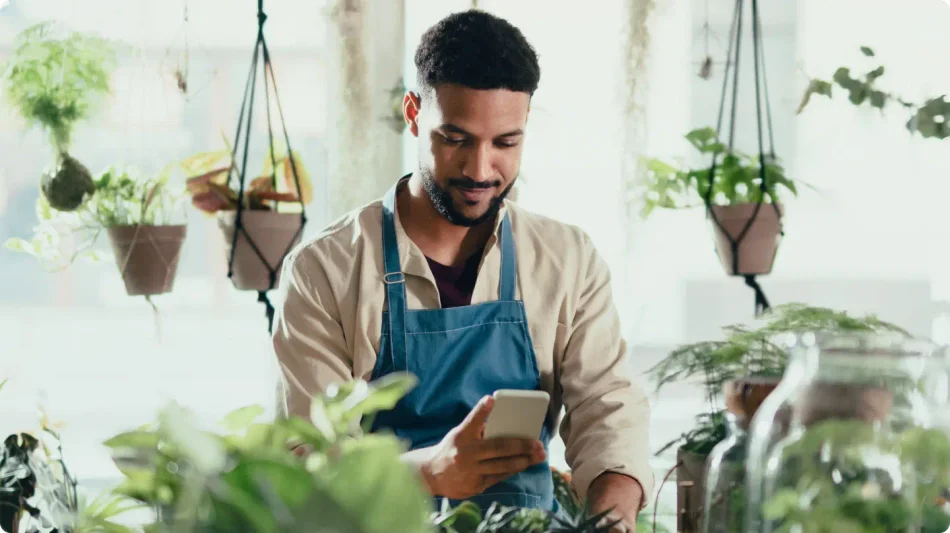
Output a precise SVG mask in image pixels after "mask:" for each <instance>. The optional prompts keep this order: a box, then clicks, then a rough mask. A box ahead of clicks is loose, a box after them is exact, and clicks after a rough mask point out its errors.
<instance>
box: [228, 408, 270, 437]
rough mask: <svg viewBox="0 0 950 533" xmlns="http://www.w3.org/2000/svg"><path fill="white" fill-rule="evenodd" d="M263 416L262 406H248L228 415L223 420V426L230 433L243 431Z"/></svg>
mask: <svg viewBox="0 0 950 533" xmlns="http://www.w3.org/2000/svg"><path fill="white" fill-rule="evenodd" d="M263 414H264V408H263V407H262V406H260V405H248V406H245V407H241V408H239V409H235V410H234V411H231V412H230V413H228V414H227V415H226V416H225V417H224V419H222V420H221V425H222V426H223V427H224V428H225V429H227V430H228V431H234V432H238V431H243V430H245V429H247V428H248V426H250V425H251V423H253V422H254V420H256V419H257V418H258V417H259V416H261V415H263Z"/></svg>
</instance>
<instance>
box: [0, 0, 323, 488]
mask: <svg viewBox="0 0 950 533" xmlns="http://www.w3.org/2000/svg"><path fill="white" fill-rule="evenodd" d="M266 4H267V5H266V6H265V9H266V10H267V14H268V21H267V25H266V26H265V31H266V36H267V40H268V46H269V48H270V51H271V54H272V58H273V62H274V70H275V73H276V75H277V77H278V88H279V89H280V98H281V104H282V106H283V109H284V113H285V115H286V116H287V128H288V132H289V135H290V139H291V144H292V146H293V148H294V149H295V150H297V151H299V152H300V153H301V154H302V157H303V160H304V162H305V163H306V165H307V168H308V170H309V171H310V173H311V175H312V176H313V178H314V187H315V198H316V200H315V201H314V202H313V204H311V205H310V206H309V208H308V215H309V217H310V223H309V224H308V226H307V230H306V234H312V233H314V232H316V231H318V230H319V229H320V228H321V227H322V226H323V225H324V224H325V223H326V202H327V198H326V190H325V183H324V182H325V180H323V179H321V177H322V176H324V175H325V173H326V171H325V166H326V155H325V151H324V150H325V136H326V133H327V132H326V119H325V116H326V108H327V101H326V94H327V90H326V87H324V83H325V82H324V80H325V74H326V66H325V64H326V53H327V52H326V42H325V40H326V35H325V31H324V26H323V24H322V23H321V22H322V21H323V20H324V18H323V17H324V9H325V7H326V6H325V5H324V4H325V2H313V1H303V0H294V1H290V2H267V3H266ZM186 6H187V8H188V9H189V12H188V23H187V24H185V22H184V19H183V14H184V8H185V7H186ZM254 6H255V4H251V3H242V5H241V6H240V8H239V9H237V8H235V7H234V6H232V5H231V2H228V1H227V0H213V1H209V0H202V1H200V2H186V3H184V4H183V3H181V2H115V1H109V0H90V1H83V2H79V1H75V2H53V3H49V5H47V3H43V2H16V3H14V4H11V6H10V9H9V11H8V10H4V11H3V12H2V13H0V58H2V57H4V56H6V55H8V54H9V52H10V49H11V48H10V47H11V45H12V43H13V39H14V38H15V36H16V34H17V33H18V32H19V31H20V30H22V29H24V28H26V27H27V26H29V25H31V24H34V23H36V22H39V21H41V20H45V19H55V20H57V21H58V22H61V23H64V24H65V25H66V26H67V27H68V28H70V29H77V30H81V31H96V32H97V33H98V34H99V35H100V36H103V37H106V38H110V39H116V40H120V41H124V43H125V44H126V45H125V46H124V47H123V48H121V49H120V57H119V63H118V66H117V69H116V71H115V73H114V75H113V91H112V96H111V98H109V99H108V100H107V101H106V102H105V103H104V107H103V108H102V110H101V112H100V113H98V114H97V115H96V118H95V120H94V121H92V122H90V123H88V124H84V125H80V126H79V128H78V129H77V131H76V133H75V143H74V146H73V148H72V149H71V153H73V155H74V156H75V157H77V158H78V159H80V160H81V161H82V162H83V163H84V164H86V166H87V167H88V168H89V169H90V171H92V172H93V173H97V172H99V171H100V170H101V169H103V168H104V167H105V166H107V165H110V164H130V165H135V166H137V167H139V168H141V169H142V170H143V171H145V172H157V171H158V170H160V169H161V168H162V167H163V166H164V165H166V164H168V163H170V162H172V161H176V160H179V159H182V158H184V157H186V156H188V155H190V154H193V153H197V152H200V151H205V150H216V149H220V148H222V147H223V145H222V140H221V132H222V131H224V132H225V133H226V134H227V135H228V137H229V138H232V140H233V135H234V128H235V126H236V120H237V114H238V110H239V106H240V103H241V97H242V90H243V86H244V84H243V82H244V80H245V79H246V76H247V72H248V69H249V67H250V61H251V52H252V49H251V46H252V44H253V42H254V41H253V39H254V36H255V34H256V23H257V18H256V13H255V11H254ZM186 38H187V44H188V55H187V58H188V61H187V62H185V57H186V56H185V52H184V47H185V42H186ZM185 67H187V71H188V91H187V94H182V92H180V91H179V89H178V86H177V81H176V78H175V70H176V69H182V70H184V69H185ZM260 83H261V80H260V79H259V80H258V88H259V89H260V88H261V85H260ZM255 104H256V107H257V109H256V113H255V116H254V123H255V126H256V127H255V128H254V130H253V132H252V138H251V142H252V154H251V159H250V160H251V163H249V171H252V172H256V165H258V164H259V163H257V162H256V161H262V159H261V156H262V155H263V153H264V149H265V146H266V138H267V136H266V129H265V127H264V126H265V125H266V119H265V115H264V95H263V92H260V91H259V92H258V94H257V96H256V97H255ZM0 107H3V104H2V102H0ZM3 112H4V116H5V117H7V116H13V115H12V114H8V109H6V108H4V110H3ZM274 117H275V119H276V115H274ZM275 126H276V123H275ZM0 146H2V148H0V153H2V154H3V156H4V157H0V198H2V200H0V239H2V240H6V239H7V238H9V237H12V236H21V237H27V236H28V235H29V234H30V231H31V229H32V227H33V225H34V224H35V215H34V212H33V205H34V201H35V199H36V198H37V195H38V194H39V191H38V183H39V176H40V172H41V171H42V169H43V168H44V167H45V166H46V165H47V164H48V162H49V161H50V159H51V151H50V149H49V148H48V146H47V144H46V142H45V139H44V137H43V135H42V134H40V133H39V132H37V131H31V132H24V131H23V129H22V124H20V123H19V121H16V120H7V119H6V118H4V119H3V120H0ZM255 157H256V158H257V159H255ZM188 223H189V225H188V236H187V238H186V241H185V245H184V248H183V250H182V252H181V260H180V264H179V270H178V276H177V280H176V282H175V291H174V292H173V293H171V294H169V295H163V296H159V297H156V298H155V299H154V300H155V303H156V305H157V307H158V309H159V314H158V315H155V314H153V312H152V310H151V308H150V307H149V305H148V304H147V303H146V302H145V300H144V299H142V298H130V297H128V296H126V294H125V290H124V287H123V284H122V281H121V279H120V277H119V275H118V272H117V269H116V268H115V266H113V264H112V262H111V261H110V260H106V261H104V262H103V263H102V264H99V265H88V264H85V263H82V262H80V263H76V264H74V265H73V266H72V268H70V269H69V270H67V271H65V272H62V273H57V274H50V273H47V272H44V271H42V270H41V269H40V267H39V265H38V264H37V262H36V261H35V260H33V258H32V257H29V256H25V255H23V254H14V253H11V252H9V251H7V250H5V249H4V250H2V251H0V276H2V280H3V281H2V282H0V285H2V287H3V290H2V291H0V333H2V335H3V338H4V339H5V340H4V342H3V343H2V346H0V379H2V378H10V380H11V381H10V383H9V384H8V385H7V387H5V388H4V390H3V391H2V393H0V432H2V433H3V434H8V433H10V432H12V431H14V430H17V429H25V428H35V427H36V424H37V417H36V412H37V411H36V407H37V404H38V403H42V404H43V406H44V407H45V408H46V409H47V410H48V411H49V413H50V416H51V418H53V419H58V420H62V421H63V422H64V423H65V428H64V429H63V438H64V452H65V454H66V459H67V462H68V463H69V465H70V468H71V469H72V471H73V473H74V474H75V475H76V476H77V477H78V478H79V479H80V480H81V481H82V483H83V484H84V485H86V486H90V487H96V486H101V485H103V484H105V483H109V482H111V481H112V480H113V479H114V476H115V475H117V474H118V472H117V471H116V470H115V467H114V466H113V465H112V464H111V461H110V459H109V456H108V453H107V450H106V449H105V448H104V447H102V446H101V442H102V441H103V440H105V439H106V438H108V437H109V436H111V435H113V434H115V433H117V432H119V431H122V430H126V429H129V428H132V427H136V426H138V425H140V424H142V423H143V422H145V421H148V420H150V419H151V417H153V416H154V415H155V413H156V411H157V409H158V408H159V407H160V406H161V405H163V404H164V403H165V402H166V401H169V400H172V399H174V400H176V401H178V402H180V403H181V404H183V405H186V406H188V407H191V408H193V409H196V410H197V412H198V414H199V415H200V416H202V417H203V418H207V419H208V420H209V421H213V420H215V419H217V418H218V417H219V416H220V415H223V414H224V413H226V412H227V411H229V410H231V409H233V408H235V407H238V406H241V405H246V404H252V403H259V404H263V405H265V406H266V407H268V408H269V409H272V408H273V406H274V401H275V398H276V396H275V395H276V390H275V386H276V380H277V375H278V374H277V369H276V365H275V364H274V362H273V357H272V355H271V353H272V351H271V347H270V339H269V336H268V334H267V324H266V320H265V316H264V308H263V306H262V305H261V304H259V303H258V302H257V298H256V294H254V293H251V292H238V291H236V290H235V289H234V288H233V287H232V286H231V284H230V281H229V280H228V279H227V277H226V270H227V263H226V257H225V255H224V250H223V240H222V238H221V237H220V232H219V230H218V228H217V227H216V223H215V220H214V219H213V218H210V217H205V216H203V215H202V214H201V213H199V212H198V211H197V210H194V209H191V208H189V209H188ZM99 245H100V246H99V248H101V249H102V250H103V251H104V252H105V254H106V255H107V254H109V253H111V252H110V251H109V244H108V242H107V239H106V238H105V236H104V235H103V238H102V239H101V240H100V242H99Z"/></svg>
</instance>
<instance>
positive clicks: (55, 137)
mask: <svg viewBox="0 0 950 533" xmlns="http://www.w3.org/2000/svg"><path fill="white" fill-rule="evenodd" d="M114 64H115V54H114V51H113V49H112V47H111V46H110V45H109V43H108V42H107V41H105V40H104V39H100V38H98V37H94V36H91V35H85V34H81V33H75V32H69V33H67V32H64V31H62V30H61V29H59V28H57V27H56V26H54V25H53V24H51V23H42V24H37V25H35V26H32V27H30V28H27V29H26V30H24V31H23V32H22V33H20V34H19V35H18V36H17V40H16V42H15V43H14V50H13V54H12V55H11V56H10V58H9V60H8V61H7V63H6V65H4V67H5V68H3V69H0V70H3V71H4V75H3V84H4V89H5V97H6V101H7V102H8V103H9V104H10V105H11V106H12V107H13V108H15V109H16V110H17V111H18V112H19V114H20V116H21V117H22V118H23V120H24V121H25V122H26V123H27V124H28V125H30V126H34V127H40V128H42V129H43V130H45V132H46V134H47V135H48V136H49V142H50V145H51V146H52V148H53V157H54V161H53V163H52V164H51V165H50V166H49V167H48V168H47V169H46V170H45V171H44V172H43V174H42V177H41V180H40V190H41V191H42V193H43V196H44V197H45V199H46V202H47V203H48V204H49V206H50V207H52V208H53V209H56V210H57V211H63V212H69V211H75V210H77V209H79V208H80V206H81V205H82V204H83V202H84V201H85V199H86V198H87V197H88V196H89V195H91V194H93V193H94V192H95V185H94V183H93V179H92V175H91V174H90V173H89V170H88V169H87V168H86V167H85V166H84V165H83V164H82V163H81V162H79V161H78V160H77V159H76V158H74V157H72V156H71V155H70V154H69V153H68V151H69V148H70V145H71V141H72V133H73V129H74V128H75V126H76V124H77V123H79V122H81V121H83V120H86V119H87V118H89V117H90V116H91V115H92V113H93V111H94V110H95V108H96V104H97V103H99V100H100V98H101V97H102V96H104V95H106V94H108V92H109V84H110V76H111V71H112V68H113V67H114Z"/></svg>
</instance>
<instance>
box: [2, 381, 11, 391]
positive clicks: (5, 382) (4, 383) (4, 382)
mask: <svg viewBox="0 0 950 533" xmlns="http://www.w3.org/2000/svg"><path fill="white" fill-rule="evenodd" d="M7 381H9V380H7V379H5V380H3V381H0V390H3V386H4V385H6V384H7Z"/></svg>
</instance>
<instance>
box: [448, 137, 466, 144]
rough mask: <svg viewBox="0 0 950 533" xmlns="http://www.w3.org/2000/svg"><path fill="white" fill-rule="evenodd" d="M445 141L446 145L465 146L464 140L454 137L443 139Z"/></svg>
mask: <svg viewBox="0 0 950 533" xmlns="http://www.w3.org/2000/svg"><path fill="white" fill-rule="evenodd" d="M443 139H445V143H446V144H454V145H460V144H465V139H464V138H460V139H459V138H453V137H443Z"/></svg>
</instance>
